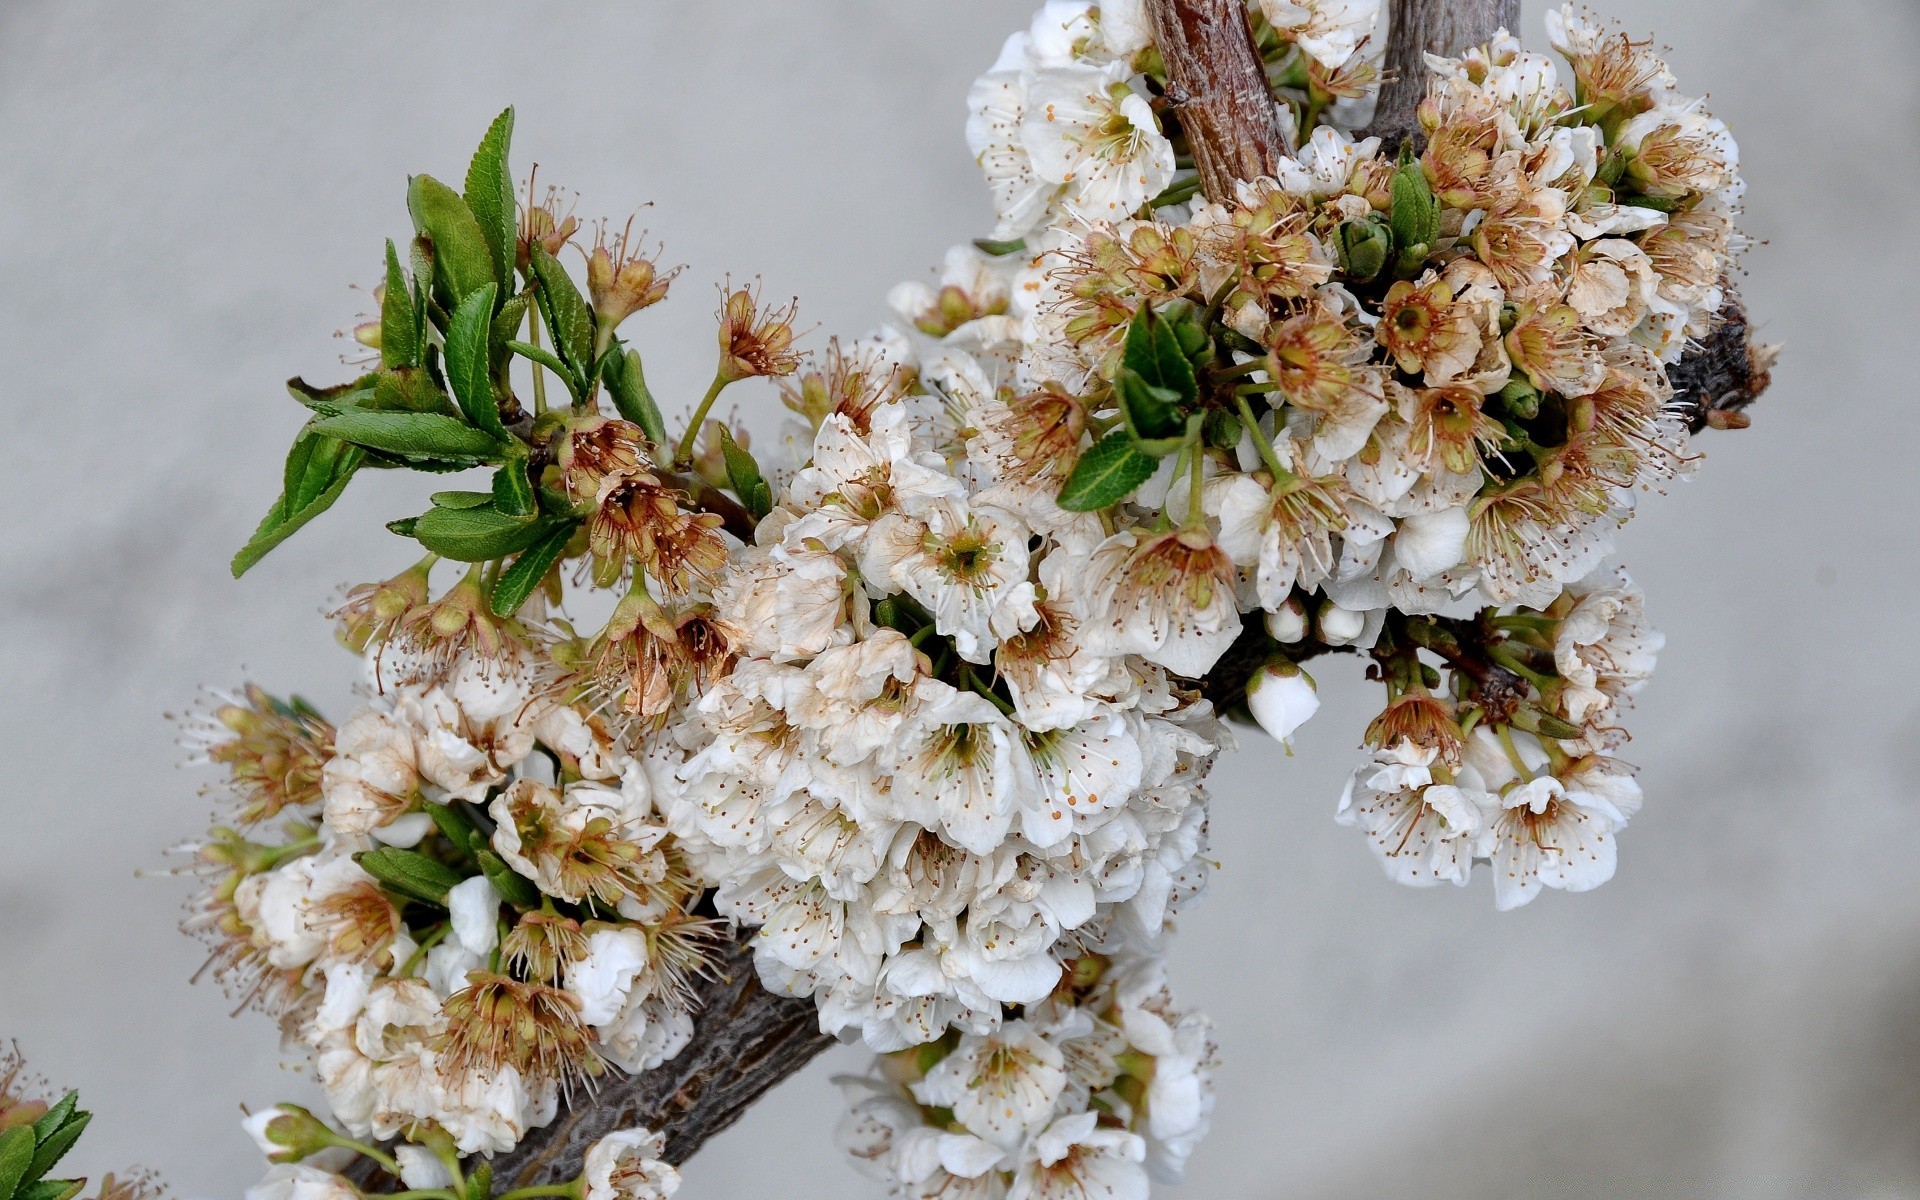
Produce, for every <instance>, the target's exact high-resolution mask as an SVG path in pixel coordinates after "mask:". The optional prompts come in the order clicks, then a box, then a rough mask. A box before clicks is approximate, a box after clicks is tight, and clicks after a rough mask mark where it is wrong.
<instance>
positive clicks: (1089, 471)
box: [1059, 429, 1159, 512]
mask: <svg viewBox="0 0 1920 1200" xmlns="http://www.w3.org/2000/svg"><path fill="white" fill-rule="evenodd" d="M1158 466H1159V463H1158V461H1157V460H1155V459H1154V457H1153V456H1152V455H1150V454H1146V453H1143V452H1142V451H1141V450H1140V448H1139V447H1138V446H1137V445H1135V444H1134V440H1133V435H1132V434H1130V433H1128V432H1127V431H1126V430H1124V429H1116V430H1114V431H1113V432H1112V433H1109V434H1108V435H1107V436H1106V437H1103V438H1101V439H1100V440H1099V441H1098V442H1095V443H1094V444H1093V446H1092V447H1091V448H1090V449H1089V450H1088V451H1087V452H1086V453H1085V454H1082V455H1081V456H1080V461H1079V463H1077V464H1076V465H1075V466H1074V468H1073V474H1071V475H1069V476H1067V482H1066V486H1064V487H1062V488H1061V489H1060V499H1059V504H1060V507H1061V508H1064V509H1066V510H1067V511H1068V512H1095V511H1098V510H1099V509H1103V508H1108V507H1111V506H1112V505H1115V504H1118V503H1120V501H1122V500H1125V499H1126V498H1127V497H1128V496H1131V495H1133V493H1134V490H1135V489H1136V488H1138V487H1139V486H1140V485H1141V484H1143V483H1145V482H1146V481H1147V480H1148V478H1149V477H1151V476H1152V475H1153V472H1154V470H1155V469H1156V468H1157V467H1158Z"/></svg>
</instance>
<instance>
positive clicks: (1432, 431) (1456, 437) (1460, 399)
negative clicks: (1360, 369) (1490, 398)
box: [1399, 387, 1507, 475]
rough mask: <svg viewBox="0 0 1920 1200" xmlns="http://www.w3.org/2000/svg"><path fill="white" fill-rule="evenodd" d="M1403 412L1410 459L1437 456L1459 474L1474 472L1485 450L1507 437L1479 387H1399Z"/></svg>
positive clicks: (1428, 461)
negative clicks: (1408, 428) (1407, 427)
mask: <svg viewBox="0 0 1920 1200" xmlns="http://www.w3.org/2000/svg"><path fill="white" fill-rule="evenodd" d="M1399 395H1400V396H1401V408H1402V415H1403V416H1404V417H1405V418H1406V421H1407V424H1408V425H1409V426H1411V432H1410V433H1409V434H1408V436H1407V455H1408V460H1409V461H1410V462H1417V463H1424V464H1429V465H1430V464H1432V463H1433V462H1434V461H1435V460H1436V459H1437V460H1438V461H1439V462H1440V463H1441V464H1442V465H1444V466H1445V467H1446V468H1447V470H1449V471H1452V472H1453V473H1454V474H1456V475H1467V474H1471V473H1472V471H1473V470H1474V468H1476V467H1478V466H1479V465H1480V456H1481V454H1482V453H1483V452H1489V453H1490V452H1491V451H1492V450H1493V449H1494V448H1495V447H1497V446H1498V445H1499V444H1500V442H1501V440H1502V439H1503V438H1505V436H1506V432H1507V430H1506V427H1505V426H1504V425H1502V424H1501V423H1500V422H1499V421H1496V420H1494V419H1493V417H1491V416H1489V415H1488V414H1487V413H1486V412H1485V411H1484V410H1483V406H1484V405H1485V404H1486V397H1485V396H1483V395H1481V394H1480V390H1479V389H1478V388H1472V387H1437V388H1404V389H1400V391H1399Z"/></svg>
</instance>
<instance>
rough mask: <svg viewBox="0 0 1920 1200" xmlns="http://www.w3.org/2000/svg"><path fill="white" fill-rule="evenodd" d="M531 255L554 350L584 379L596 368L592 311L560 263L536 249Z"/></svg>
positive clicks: (542, 250) (537, 247)
mask: <svg viewBox="0 0 1920 1200" xmlns="http://www.w3.org/2000/svg"><path fill="white" fill-rule="evenodd" d="M530 253H531V255H532V267H533V275H534V278H535V279H537V280H539V281H540V292H539V298H540V311H541V312H542V313H544V314H545V315H546V318H547V328H548V329H549V330H551V331H552V333H553V344H554V348H555V349H557V350H559V351H560V357H561V358H563V359H565V360H566V363H567V365H568V366H569V367H571V368H573V371H574V374H575V377H576V378H579V379H585V378H586V374H587V371H588V370H589V369H591V368H592V366H593V311H592V310H591V309H589V308H588V307H587V301H586V299H585V297H583V296H581V295H580V289H579V288H578V287H576V286H574V282H573V278H572V277H571V276H569V275H568V274H567V269H566V268H565V267H563V266H561V265H560V260H559V259H557V258H555V257H554V256H553V255H551V254H548V253H547V252H546V250H544V249H542V248H541V247H540V246H537V245H536V246H534V247H533V248H532V249H531V251H530ZM580 390H581V391H583V392H584V391H585V390H586V389H585V388H584V387H583V388H581V389H580Z"/></svg>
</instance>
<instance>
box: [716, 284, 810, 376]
mask: <svg viewBox="0 0 1920 1200" xmlns="http://www.w3.org/2000/svg"><path fill="white" fill-rule="evenodd" d="M799 310H800V302H799V301H798V300H793V301H789V302H788V304H787V306H786V307H785V308H771V307H768V308H762V307H761V305H760V297H759V296H758V295H757V294H755V293H754V291H753V290H752V289H749V288H738V289H736V290H734V291H733V292H732V293H731V294H729V295H728V296H727V299H726V302H725V303H724V304H722V305H721V307H720V376H721V378H723V379H726V380H729V381H733V380H740V379H753V378H755V377H757V376H779V375H791V374H793V373H794V372H795V371H796V370H798V369H799V368H800V356H799V355H798V354H796V353H794V350H793V318H794V314H796V313H797V312H799Z"/></svg>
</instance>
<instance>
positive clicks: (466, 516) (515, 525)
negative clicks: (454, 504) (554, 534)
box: [413, 505, 553, 562]
mask: <svg viewBox="0 0 1920 1200" xmlns="http://www.w3.org/2000/svg"><path fill="white" fill-rule="evenodd" d="M552 524H553V522H552V521H551V520H543V519H541V518H539V517H515V516H510V515H508V514H506V513H503V512H501V511H500V510H499V509H497V508H495V507H493V506H492V505H480V506H477V507H474V508H430V509H428V510H427V511H426V512H424V513H422V514H420V515H419V516H418V517H416V518H414V523H413V537H414V539H415V540H416V541H418V542H419V543H420V544H421V545H422V546H425V547H426V548H427V549H429V550H431V551H433V552H434V553H435V554H438V555H441V556H442V557H445V558H450V559H453V560H454V561H455V562H491V561H493V560H494V559H496V558H505V557H506V556H507V555H509V554H518V553H519V552H520V551H522V550H525V549H526V548H527V547H528V546H531V545H533V544H534V543H535V542H537V541H539V540H540V538H541V537H542V536H544V535H545V534H546V533H547V532H548V530H549V529H550V528H551V527H552Z"/></svg>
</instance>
